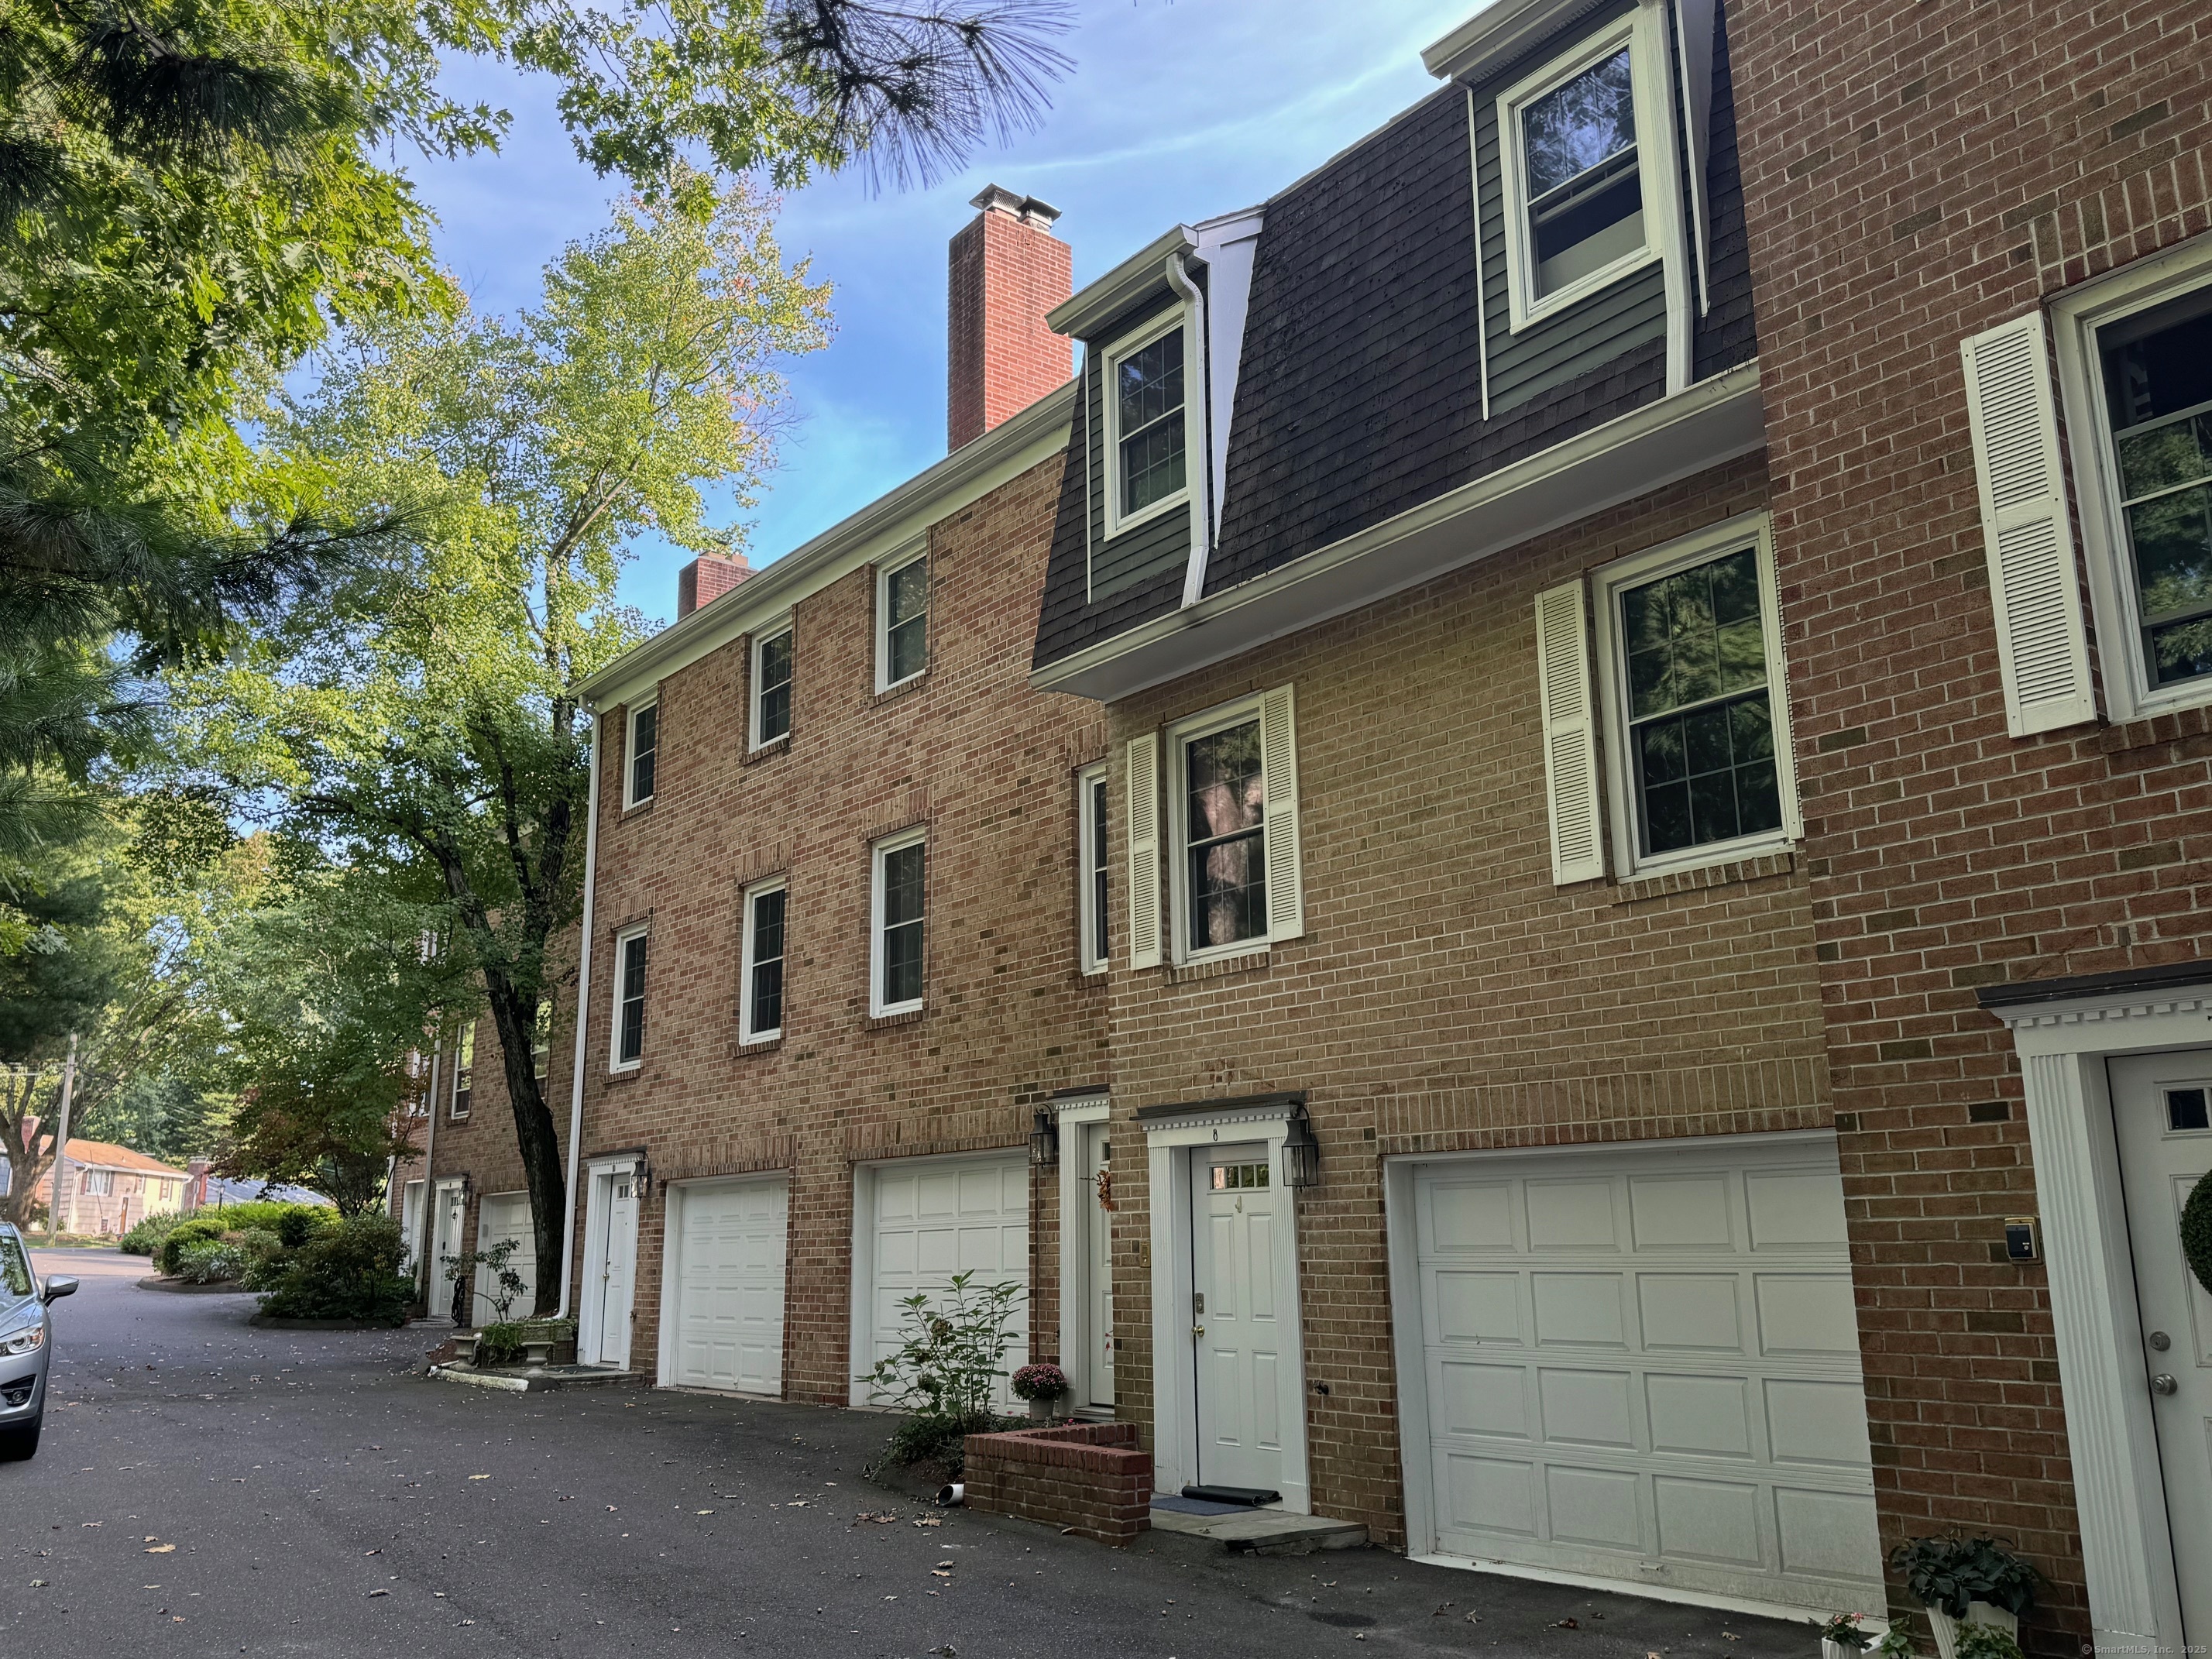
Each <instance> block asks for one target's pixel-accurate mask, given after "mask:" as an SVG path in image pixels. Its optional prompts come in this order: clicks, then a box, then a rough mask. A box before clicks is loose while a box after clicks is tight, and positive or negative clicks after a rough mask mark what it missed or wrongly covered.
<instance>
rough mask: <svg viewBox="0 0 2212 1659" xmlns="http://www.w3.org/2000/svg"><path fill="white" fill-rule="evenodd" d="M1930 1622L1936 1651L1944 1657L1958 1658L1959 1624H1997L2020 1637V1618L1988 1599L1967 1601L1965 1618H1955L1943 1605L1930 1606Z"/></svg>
mask: <svg viewBox="0 0 2212 1659" xmlns="http://www.w3.org/2000/svg"><path fill="white" fill-rule="evenodd" d="M1928 1623H1929V1626H1930V1627H1931V1628H1932V1629H1933V1630H1934V1631H1935V1632H1936V1652H1937V1653H1939V1654H1941V1655H1942V1659H1958V1653H1959V1626H1960V1625H1962V1624H1966V1625H1995V1626H1996V1627H1997V1628H1998V1629H1999V1630H2001V1631H2002V1632H2004V1633H2005V1634H2006V1635H2008V1636H2009V1637H2011V1638H2013V1639H2014V1640H2015V1641H2017V1640H2018V1639H2019V1638H2020V1620H2019V1619H2018V1618H2017V1617H2016V1616H2015V1615H2014V1614H2012V1613H2007V1612H2006V1611H2005V1610H2004V1609H2003V1608H2002V1607H1995V1606H1992V1605H1991V1604H1990V1603H1989V1602H1987V1601H1969V1602H1967V1603H1966V1617H1965V1618H1964V1619H1954V1618H1953V1617H1952V1616H1951V1615H1950V1614H1949V1613H1946V1612H1944V1611H1943V1609H1942V1608H1941V1607H1930V1608H1929V1609H1928Z"/></svg>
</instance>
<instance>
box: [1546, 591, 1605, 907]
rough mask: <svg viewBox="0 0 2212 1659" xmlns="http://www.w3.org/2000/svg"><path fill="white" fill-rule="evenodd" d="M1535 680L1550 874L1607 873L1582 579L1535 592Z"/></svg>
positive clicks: (1566, 877) (1556, 879) (1570, 877)
mask: <svg viewBox="0 0 2212 1659" xmlns="http://www.w3.org/2000/svg"><path fill="white" fill-rule="evenodd" d="M1536 683H1537V688H1538V696H1539V697H1540V698H1541V708H1542V712H1543V720H1544V794H1545V799H1547V801H1549V803H1550V804H1551V809H1552V880H1553V883H1554V884H1557V885H1559V886H1561V887H1564V886H1565V885H1566V884H1568V883H1569V882H1575V881H1593V880H1595V879H1596V878H1598V877H1600V876H1602V875H1603V874H1605V831H1604V826H1603V825H1602V824H1601V823H1600V822H1599V819H1598V785H1597V721H1596V716H1595V711H1594V710H1593V709H1592V708H1591V706H1590V672H1589V635H1588V633H1587V632H1586V631H1585V630H1584V629H1583V585H1582V583H1581V582H1579V581H1571V582H1568V583H1567V584H1566V585H1565V586H1561V587H1553V588H1547V589H1546V590H1545V591H1544V592H1541V593H1539V594H1538V595H1537V596H1536Z"/></svg>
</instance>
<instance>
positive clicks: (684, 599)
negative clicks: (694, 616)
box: [676, 553, 753, 622]
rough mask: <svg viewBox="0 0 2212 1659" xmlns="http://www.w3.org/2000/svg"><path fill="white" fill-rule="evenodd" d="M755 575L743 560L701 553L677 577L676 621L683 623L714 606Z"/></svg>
mask: <svg viewBox="0 0 2212 1659" xmlns="http://www.w3.org/2000/svg"><path fill="white" fill-rule="evenodd" d="M751 574H753V568H752V567H751V566H750V565H749V564H747V563H746V562H744V560H743V559H725V558H722V557H720V556H717V555H714V554H711V553H702V554H701V555H700V556H698V557H697V558H696V559H694V560H692V561H691V562H690V563H689V564H687V565H685V566H684V568H683V569H681V570H679V571H678V572H677V573H676V620H677V621H678V622H682V621H683V620H684V618H685V617H688V616H690V614H691V613H692V612H693V611H696V610H697V609H698V608H699V607H700V606H701V605H711V604H713V603H714V601H715V600H716V599H720V598H721V597H722V595H723V594H725V593H726V592H729V591H730V590H731V589H732V588H733V587H735V586H737V585H738V583H739V582H741V581H743V580H744V579H745V578H746V577H748V576H750V575H751Z"/></svg>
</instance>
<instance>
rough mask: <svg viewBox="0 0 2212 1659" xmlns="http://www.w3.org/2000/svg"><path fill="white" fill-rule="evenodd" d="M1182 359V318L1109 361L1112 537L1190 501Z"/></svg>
mask: <svg viewBox="0 0 2212 1659" xmlns="http://www.w3.org/2000/svg"><path fill="white" fill-rule="evenodd" d="M1183 356H1184V353H1183V321H1182V313H1181V312H1179V311H1178V312H1175V313H1170V315H1169V316H1168V317H1167V318H1166V319H1156V320H1155V321H1154V322H1153V323H1152V324H1151V325H1148V326H1147V327H1146V328H1144V329H1141V330H1139V331H1138V332H1136V333H1134V334H1132V335H1130V336H1129V337H1127V338H1126V339H1124V340H1121V341H1120V342H1118V343H1116V344H1115V345H1114V346H1112V347H1111V348H1109V349H1108V351H1107V353H1106V384H1107V398H1106V419H1107V427H1108V446H1109V451H1108V453H1109V454H1110V455H1111V456H1112V458H1113V472H1114V477H1113V481H1112V487H1111V489H1110V490H1109V495H1108V500H1109V502H1110V507H1109V518H1110V520H1111V522H1110V523H1109V526H1108V527H1107V528H1108V533H1109V535H1110V534H1113V533H1115V532H1119V531H1121V530H1124V529H1127V527H1128V526H1131V525H1133V524H1135V523H1137V522H1138V521H1139V520H1144V519H1148V518H1151V517H1152V515H1153V514H1154V513H1162V512H1165V511H1166V510H1167V509H1168V508H1169V507H1172V506H1173V505H1175V504H1176V502H1178V501H1182V500H1183V499H1184V488H1185V483H1186V480H1185V477H1184V465H1183V445H1184V437H1183Z"/></svg>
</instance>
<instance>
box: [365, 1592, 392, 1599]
mask: <svg viewBox="0 0 2212 1659" xmlns="http://www.w3.org/2000/svg"><path fill="white" fill-rule="evenodd" d="M391 1594H392V1592H391V1591H390V1590H388V1589H373V1590H371V1591H369V1596H370V1598H371V1599H372V1600H373V1599H374V1598H375V1597H377V1596H380V1595H391Z"/></svg>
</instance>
